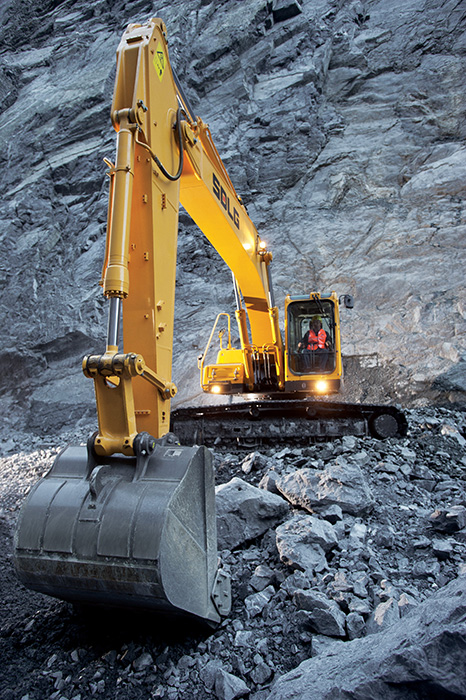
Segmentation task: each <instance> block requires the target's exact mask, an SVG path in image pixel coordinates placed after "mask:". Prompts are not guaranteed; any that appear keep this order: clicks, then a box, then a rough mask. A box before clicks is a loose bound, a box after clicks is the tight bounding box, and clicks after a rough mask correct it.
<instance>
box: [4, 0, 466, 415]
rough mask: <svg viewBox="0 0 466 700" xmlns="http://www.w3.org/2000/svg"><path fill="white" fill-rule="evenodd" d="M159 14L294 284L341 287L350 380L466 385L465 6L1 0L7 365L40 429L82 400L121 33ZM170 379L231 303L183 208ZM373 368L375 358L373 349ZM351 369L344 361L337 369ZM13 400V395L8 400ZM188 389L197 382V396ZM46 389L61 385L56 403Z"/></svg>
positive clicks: (98, 315) (74, 410)
mask: <svg viewBox="0 0 466 700" xmlns="http://www.w3.org/2000/svg"><path fill="white" fill-rule="evenodd" d="M151 16H161V17H162V18H163V19H164V21H165V22H166V24H167V27H168V31H169V42H170V43H169V47H170V55H171V60H172V62H173V64H174V65H175V66H176V69H177V72H178V74H179V76H180V79H181V81H182V83H183V84H184V86H185V88H186V92H187V94H188V97H189V99H190V100H191V101H192V103H193V105H194V108H195V111H196V112H198V113H199V114H200V115H201V116H202V117H203V119H204V120H205V121H207V122H208V123H209V125H210V127H211V130H212V133H213V135H214V138H215V140H216V144H217V146H218V149H219V151H220V153H221V154H222V156H223V158H224V160H225V163H226V165H227V167H228V169H229V171H230V174H231V177H232V180H233V182H234V183H235V186H236V189H237V191H238V192H239V193H240V194H241V195H242V196H243V199H244V201H245V203H246V205H247V206H248V210H249V213H250V215H251V218H252V219H253V221H254V222H255V224H256V226H257V227H258V229H259V231H260V232H261V235H262V237H263V238H264V239H266V240H267V242H268V243H269V244H270V247H271V249H272V250H273V252H274V282H275V286H276V290H275V291H276V298H277V303H278V305H279V306H281V307H283V300H284V297H285V295H286V293H288V292H292V293H303V292H307V291H311V290H313V289H319V290H322V291H330V290H332V289H335V290H336V291H337V292H339V293H344V292H350V293H352V294H354V296H355V300H356V305H355V309H354V311H353V312H345V313H344V318H343V334H344V352H345V353H346V355H348V356H350V358H351V357H352V359H350V360H349V361H350V365H351V367H352V368H353V374H352V376H351V375H350V376H349V380H350V381H349V382H348V387H349V389H348V392H349V394H353V395H352V396H351V398H356V399H357V398H361V397H363V398H364V397H365V396H367V395H369V396H371V395H372V394H373V393H374V391H375V389H374V387H377V386H378V385H380V389H379V390H378V391H377V392H375V393H378V394H379V397H378V398H381V397H382V398H383V397H384V396H388V397H390V398H391V399H393V398H397V399H399V400H402V401H404V402H406V403H408V402H410V401H413V400H414V401H416V400H418V401H419V399H420V397H427V398H428V399H429V400H445V399H447V400H448V399H449V400H451V401H457V400H462V398H463V397H464V391H465V390H466V376H465V371H464V369H465V367H466V364H465V343H464V334H465V323H464V317H465V306H464V294H463V288H464V284H463V268H464V265H463V264H462V263H463V258H464V253H463V250H464V241H465V240H466V237H465V231H466V227H465V217H464V193H465V184H464V182H465V177H464V175H465V173H466V157H465V156H466V145H465V136H466V133H465V132H466V121H465V120H464V108H465V97H464V89H463V88H464V73H465V68H466V31H465V25H466V21H465V9H464V6H462V4H461V3H457V2H456V1H455V0H404V1H403V2H400V1H399V0H389V1H388V2H387V0H383V1H382V0H372V1H371V2H361V1H359V0H356V1H353V2H346V1H344V0H319V2H311V0H302V1H300V2H298V0H273V1H266V0H248V2H241V3H239V2H233V1H232V0H229V1H228V0H223V2H222V1H217V2H209V1H208V0H194V1H192V2H189V3H188V2H185V0H173V1H171V2H165V3H164V2H161V3H160V4H155V3H152V2H148V1H147V2H146V1H144V0H140V1H138V2H136V1H135V2H132V1H128V2H123V0H116V1H115V2H109V1H108V0H96V1H95V2H93V3H92V4H91V5H90V4H89V3H88V2H85V0H75V1H73V0H65V1H63V2H60V1H59V0H41V2H39V1H38V0H28V2H26V0H4V2H3V3H2V5H1V7H0V24H1V27H2V28H1V29H0V47H1V48H0V71H1V76H0V99H1V102H2V110H1V114H0V143H1V148H0V160H1V166H2V167H1V169H0V185H1V191H2V199H1V202H0V216H1V219H2V222H3V226H2V230H1V232H0V240H1V241H2V250H3V257H2V260H1V261H0V288H1V290H2V295H1V306H0V309H1V311H0V313H1V316H2V327H3V348H4V351H3V354H2V358H1V360H0V366H1V368H2V370H3V371H2V372H1V374H0V376H1V380H0V381H1V385H2V391H3V402H4V408H5V407H6V412H8V411H9V406H10V405H12V406H14V407H16V408H18V405H20V408H21V410H20V411H19V412H18V411H16V413H15V415H16V418H13V417H11V416H10V417H9V419H8V420H10V421H13V422H14V421H15V420H16V422H17V423H18V425H22V426H23V427H26V428H34V427H35V426H36V427H37V426H38V427H39V428H40V429H43V426H44V425H45V424H46V423H47V421H49V422H52V423H53V422H54V420H56V416H57V408H59V409H60V412H59V413H60V415H61V416H62V418H61V420H62V421H63V424H66V423H67V422H70V423H73V422H76V420H77V419H78V418H79V416H80V415H82V414H83V411H84V412H85V411H86V410H92V408H89V407H92V403H93V400H92V384H91V382H88V381H87V380H85V379H83V378H82V376H81V372H80V358H81V356H82V354H84V353H85V352H87V351H89V350H100V349H101V348H102V346H103V343H104V333H105V324H106V305H105V302H104V299H103V297H102V294H101V290H100V288H99V287H98V286H97V282H98V279H99V275H100V266H101V260H102V256H103V247H104V236H105V222H106V197H107V182H106V178H105V166H104V164H103V163H102V159H103V157H110V158H112V157H113V153H114V132H113V129H112V128H111V125H110V120H109V106H110V102H111V95H112V88H113V79H114V66H115V51H116V48H117V45H118V42H119V38H120V36H121V34H122V32H123V30H124V28H125V26H126V24H127V23H129V22H131V21H145V20H146V19H147V18H149V17H151ZM180 222H181V224H180V240H179V274H178V282H177V321H176V329H175V332H176V335H177V340H176V347H175V362H174V379H175V381H176V383H177V384H178V386H179V388H180V392H179V396H178V401H181V402H182V401H190V400H193V399H194V398H196V397H197V395H198V394H199V389H198V378H197V368H196V356H197V354H198V353H199V351H200V349H202V348H203V346H204V343H205V342H206V340H207V337H208V334H209V331H210V325H211V323H212V322H213V319H214V318H215V315H216V314H217V313H218V312H219V311H222V310H229V309H231V308H232V306H233V294H232V290H231V282H230V273H229V271H228V270H227V269H226V268H225V267H224V265H223V264H222V263H221V261H220V259H219V258H218V255H217V254H216V252H215V251H214V250H213V249H212V248H211V247H210V245H209V244H208V243H207V242H206V241H205V240H204V238H203V236H202V234H201V233H200V232H199V231H198V229H196V227H195V226H194V225H193V224H192V223H191V222H190V220H189V218H188V217H187V215H185V214H183V213H182V214H181V218H180ZM371 358H372V360H373V361H374V363H375V366H376V369H375V370H373V371H372V372H368V371H367V365H368V362H369V360H371ZM351 380H353V381H351ZM18 399H20V404H18ZM196 400H198V398H196ZM57 402H58V403H57Z"/></svg>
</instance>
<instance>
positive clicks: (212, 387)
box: [210, 384, 220, 394]
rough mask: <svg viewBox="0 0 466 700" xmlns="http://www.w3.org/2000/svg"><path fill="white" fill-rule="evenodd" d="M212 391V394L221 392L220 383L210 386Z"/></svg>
mask: <svg viewBox="0 0 466 700" xmlns="http://www.w3.org/2000/svg"><path fill="white" fill-rule="evenodd" d="M210 391H211V392H212V394H220V387H219V385H218V384H213V385H212V386H211V387H210Z"/></svg>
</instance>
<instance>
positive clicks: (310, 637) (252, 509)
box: [0, 408, 466, 700]
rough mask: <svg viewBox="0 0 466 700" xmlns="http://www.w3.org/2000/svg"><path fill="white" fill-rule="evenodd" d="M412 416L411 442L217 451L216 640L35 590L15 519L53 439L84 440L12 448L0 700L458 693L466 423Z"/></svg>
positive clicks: (2, 521)
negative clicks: (17, 557)
mask: <svg viewBox="0 0 466 700" xmlns="http://www.w3.org/2000/svg"><path fill="white" fill-rule="evenodd" d="M408 419H409V424H410V428H409V432H408V435H407V437H406V438H403V439H402V440H388V441H386V442H380V441H375V440H371V439H362V438H353V437H345V438H342V439H339V440H336V441H333V442H329V443H319V444H314V445H309V446H308V447H303V448H295V447H293V448H287V447H286V446H280V447H279V448H277V449H275V450H274V449H267V450H263V451H261V452H254V453H245V452H244V451H243V452H241V451H238V450H237V451H234V450H229V451H227V450H226V449H222V448H221V447H219V448H218V449H217V450H216V452H215V471H216V479H217V482H218V488H217V510H218V535H219V549H220V553H221V556H222V560H223V563H224V566H225V568H226V569H227V570H228V571H229V572H230V573H231V576H232V582H233V609H232V612H231V614H230V616H229V617H228V619H226V620H225V621H224V622H223V624H222V625H221V626H220V627H219V628H218V629H217V630H215V631H213V632H206V631H205V630H201V629H195V628H188V627H187V626H186V625H181V626H179V627H178V628H176V629H174V628H173V625H171V624H169V623H167V622H166V621H160V620H157V619H156V618H152V617H150V618H147V616H146V617H144V618H141V617H134V616H130V617H128V616H127V615H120V614H119V613H115V612H113V613H111V614H106V615H105V614H98V613H94V614H92V615H91V616H89V615H86V614H84V612H83V611H80V610H77V609H73V607H72V606H70V605H68V604H65V603H62V602H59V601H56V600H53V599H50V598H48V597H44V596H42V595H40V594H35V593H31V592H29V591H26V590H25V589H24V588H23V587H22V586H21V585H20V584H19V583H18V582H17V580H16V578H15V574H14V571H13V569H12V558H11V547H12V533H13V530H14V526H15V521H16V517H17V514H18V509H19V507H20V505H21V502H22V500H23V498H24V496H25V494H26V493H27V491H28V490H29V488H30V487H31V485H32V484H33V483H34V482H35V481H36V480H37V478H38V477H39V476H40V475H41V474H42V473H44V472H45V471H46V470H47V469H48V467H49V466H50V464H51V462H52V460H53V458H54V455H55V454H56V453H57V451H58V449H59V447H60V446H61V445H63V444H64V443H65V442H67V441H71V442H76V441H77V440H80V439H82V437H83V436H82V434H81V435H78V434H74V435H73V434H71V433H68V434H62V435H61V436H60V438H59V439H56V440H54V441H49V442H46V441H44V440H43V439H41V438H37V437H31V436H29V437H26V436H24V437H23V440H22V449H21V450H20V451H18V450H17V446H16V445H14V444H10V447H9V448H7V450H6V454H5V456H4V457H2V459H1V463H0V478H1V482H0V499H1V500H0V507H1V511H0V526H1V545H0V547H1V549H0V556H1V558H2V561H3V562H4V564H3V566H2V568H1V574H0V575H1V579H2V580H1V587H2V602H1V631H0V658H1V665H0V669H1V670H0V698H1V700H17V699H23V700H26V699H27V700H43V698H51V699H52V700H65V699H66V700H78V699H80V700H86V699H87V698H91V697H97V698H98V697H101V698H104V699H105V700H107V699H108V700H110V698H112V700H113V699H115V698H128V700H133V699H134V700H135V699H136V698H167V699H172V700H175V699H176V700H188V699H189V700H191V699H192V698H199V699H200V700H203V699H207V698H218V699H219V700H233V699H234V698H240V697H249V698H252V699H254V700H267V699H270V700H272V699H273V700H279V699H282V698H285V697H286V698H287V699H288V698H297V699H298V698H302V699H304V698H311V697H312V698H313V700H314V699H315V700H317V699H320V698H328V699H329V700H330V698H335V697H351V698H356V699H357V698H361V700H362V698H367V697H371V698H382V697H384V698H386V697H388V698H392V697H393V698H403V699H405V698H406V699H409V700H411V699H412V698H413V699H414V698H418V699H420V698H462V697H466V668H465V659H466V618H465V610H466V565H465V561H466V557H465V554H466V478H465V474H466V450H465V446H466V437H465V436H466V432H465V426H466V421H465V414H464V412H463V411H461V410H453V409H442V408H425V409H417V410H411V411H409V412H408ZM358 669H359V670H358ZM316 674H317V675H316ZM316 678H318V680H316ZM368 688H370V689H371V690H368ZM337 693H338V694H337Z"/></svg>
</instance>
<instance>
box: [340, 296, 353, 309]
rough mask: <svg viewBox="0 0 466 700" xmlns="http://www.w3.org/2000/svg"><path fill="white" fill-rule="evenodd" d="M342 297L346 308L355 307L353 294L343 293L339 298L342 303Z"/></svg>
mask: <svg viewBox="0 0 466 700" xmlns="http://www.w3.org/2000/svg"><path fill="white" fill-rule="evenodd" d="M342 299H343V304H344V306H345V309H352V308H353V307H354V299H353V297H352V296H351V294H343V295H342V296H341V297H340V299H339V302H340V304H341V300H342Z"/></svg>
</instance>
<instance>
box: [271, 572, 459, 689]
mask: <svg viewBox="0 0 466 700" xmlns="http://www.w3.org/2000/svg"><path fill="white" fill-rule="evenodd" d="M413 693H414V694H413ZM465 695H466V577H465V576H461V577H460V578H458V579H456V580H455V581H452V582H451V583H450V584H448V585H447V586H444V587H443V588H442V589H440V590H439V591H438V592H437V593H435V594H433V595H432V596H431V597H430V598H428V599H427V600H425V601H424V602H423V603H422V604H421V605H419V606H418V607H417V608H415V609H414V610H413V611H412V612H411V613H409V614H408V615H406V617H404V618H403V619H402V620H401V621H400V622H399V623H398V624H394V625H392V626H391V627H390V628H388V629H386V630H385V631H382V632H380V633H379V634H378V635H377V638H376V640H374V637H373V636H369V637H364V638H362V639H354V640H353V641H351V642H347V643H346V644H341V645H339V646H338V653H334V652H332V650H331V649H329V651H328V652H323V653H322V654H320V655H319V656H318V657H315V658H311V659H309V660H307V661H304V662H303V663H301V664H300V665H299V666H298V667H297V668H295V669H294V670H293V671H290V672H289V673H287V674H285V675H284V676H282V677H281V678H279V679H278V681H277V682H276V683H275V685H274V686H273V688H272V692H271V693H270V694H269V695H268V696H267V700H282V699H283V698H286V699H287V700H315V699H317V698H318V700H335V698H351V699H352V700H367V698H372V700H378V699H379V698H380V699H382V698H383V700H399V698H402V697H403V698H404V697H406V698H408V697H409V698H411V697H412V698H414V697H416V698H420V697H425V698H462V697H465Z"/></svg>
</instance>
